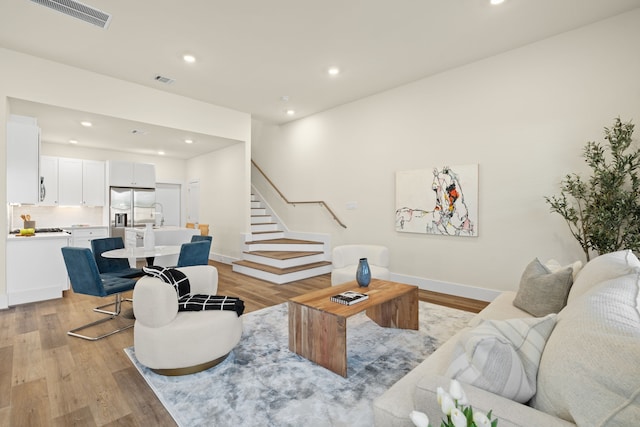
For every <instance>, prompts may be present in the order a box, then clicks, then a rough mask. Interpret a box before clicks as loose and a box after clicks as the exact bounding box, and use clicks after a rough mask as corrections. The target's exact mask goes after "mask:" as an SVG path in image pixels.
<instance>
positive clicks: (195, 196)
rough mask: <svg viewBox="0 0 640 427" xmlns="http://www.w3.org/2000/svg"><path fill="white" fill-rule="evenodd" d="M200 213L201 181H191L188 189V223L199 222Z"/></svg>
mask: <svg viewBox="0 0 640 427" xmlns="http://www.w3.org/2000/svg"><path fill="white" fill-rule="evenodd" d="M199 212H200V181H191V182H190V183H189V186H188V187H187V222H193V223H196V222H198V213H199Z"/></svg>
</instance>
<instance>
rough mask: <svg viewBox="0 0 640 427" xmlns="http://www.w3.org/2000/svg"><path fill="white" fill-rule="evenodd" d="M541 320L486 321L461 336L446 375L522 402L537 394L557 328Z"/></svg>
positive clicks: (548, 320)
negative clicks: (550, 340)
mask: <svg viewBox="0 0 640 427" xmlns="http://www.w3.org/2000/svg"><path fill="white" fill-rule="evenodd" d="M555 318H556V315H555V314H549V315H547V316H545V317H540V318H523V319H509V320H485V321H484V322H483V323H481V324H480V325H478V326H476V327H475V328H473V329H471V330H469V331H467V332H465V333H463V334H462V336H461V337H460V340H459V341H458V343H457V345H456V348H455V350H454V352H453V360H452V362H451V364H450V365H449V368H448V369H447V372H446V376H448V377H450V378H455V379H457V380H459V381H461V382H464V383H467V384H471V385H473V386H476V387H478V388H481V389H484V390H487V391H490V392H492V393H495V394H498V395H500V396H503V397H506V398H508V399H511V400H514V401H516V402H520V403H526V402H528V401H529V400H530V399H531V398H532V397H533V396H534V395H535V393H536V377H537V374H538V365H539V363H540V357H541V355H542V350H543V349H544V346H545V343H546V341H547V338H549V335H551V331H553V327H554V326H555Z"/></svg>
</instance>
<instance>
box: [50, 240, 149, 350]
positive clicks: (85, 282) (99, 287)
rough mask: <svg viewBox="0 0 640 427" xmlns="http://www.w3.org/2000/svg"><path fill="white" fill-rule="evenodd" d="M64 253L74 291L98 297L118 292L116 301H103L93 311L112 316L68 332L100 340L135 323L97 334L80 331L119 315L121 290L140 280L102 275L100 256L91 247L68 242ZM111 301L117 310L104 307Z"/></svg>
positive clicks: (84, 337) (76, 335)
mask: <svg viewBox="0 0 640 427" xmlns="http://www.w3.org/2000/svg"><path fill="white" fill-rule="evenodd" d="M62 257H63V258H64V264H65V266H66V268H67V274H68V275H69V280H70V281H71V287H72V289H73V292H75V293H77V294H84V295H92V296H96V297H106V296H109V295H115V301H114V302H112V303H109V304H105V305H101V306H99V307H96V308H94V309H93V311H95V312H98V313H103V314H107V315H109V317H106V318H103V319H100V320H97V321H95V322H91V323H87V324H86V325H83V326H79V327H77V328H74V329H72V330H70V331H68V332H67V334H68V335H71V336H74V337H78V338H82V339H85V340H89V341H97V340H99V339H102V338H105V337H108V336H109V335H113V334H115V333H118V332H122V331H124V330H126V329H129V328H131V327H132V326H133V323H131V324H130V325H128V326H125V327H123V328H119V329H116V330H112V331H110V332H107V333H104V334H102V335H99V336H95V337H92V336H87V335H82V334H79V333H77V332H78V331H80V330H83V329H86V328H89V327H91V326H95V325H99V324H101V323H104V322H107V321H109V320H112V319H115V318H116V317H118V316H119V315H120V312H121V309H122V295H121V293H122V292H126V291H130V290H132V289H133V287H134V286H135V284H136V281H135V280H133V279H126V278H122V277H115V276H109V275H106V274H103V275H100V273H99V272H98V266H97V264H96V260H95V258H94V257H93V254H92V253H91V249H89V248H74V247H71V246H67V247H64V248H62ZM110 305H114V311H108V310H103V308H104V307H107V306H110Z"/></svg>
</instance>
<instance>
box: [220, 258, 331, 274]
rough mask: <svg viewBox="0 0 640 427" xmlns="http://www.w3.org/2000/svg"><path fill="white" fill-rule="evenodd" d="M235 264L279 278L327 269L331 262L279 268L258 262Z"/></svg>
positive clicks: (236, 262)
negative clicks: (306, 271)
mask: <svg viewBox="0 0 640 427" xmlns="http://www.w3.org/2000/svg"><path fill="white" fill-rule="evenodd" d="M233 264H234V265H239V266H241V267H248V268H253V269H256V270H260V271H264V272H267V273H271V274H276V275H279V276H282V275H285V274H289V273H296V272H299V271H305V270H309V269H312V268H318V267H327V266H330V265H331V263H330V262H329V261H320V262H314V263H313V264H304V265H298V266H295V267H287V268H278V267H272V266H270V265H265V264H259V263H257V262H251V261H244V260H242V261H235V262H234V263H233Z"/></svg>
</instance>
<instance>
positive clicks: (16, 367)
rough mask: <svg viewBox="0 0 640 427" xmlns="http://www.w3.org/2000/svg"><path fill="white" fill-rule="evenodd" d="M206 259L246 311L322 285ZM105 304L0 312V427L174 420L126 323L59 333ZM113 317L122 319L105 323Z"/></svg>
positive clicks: (222, 288) (87, 301) (65, 302)
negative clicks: (79, 333) (136, 357)
mask: <svg viewBox="0 0 640 427" xmlns="http://www.w3.org/2000/svg"><path fill="white" fill-rule="evenodd" d="M211 264H212V265H215V266H216V267H217V268H218V271H219V276H220V278H219V289H218V293H219V294H221V295H234V296H238V297H240V298H242V299H243V300H244V301H245V306H246V311H245V312H246V313H248V312H251V311H254V310H258V309H261V308H264V307H269V306H272V305H275V304H279V303H281V302H285V301H287V300H288V299H289V298H292V297H294V296H297V295H300V294H303V293H306V292H309V291H312V290H316V289H320V288H324V287H328V286H330V278H329V275H324V276H320V277H316V278H311V279H307V280H302V281H299V282H296V283H292V284H287V285H274V284H270V283H267V282H263V281H260V280H257V279H253V278H250V277H247V276H244V275H241V274H237V273H233V272H232V271H231V267H230V266H228V265H225V264H220V263H215V262H211ZM129 296H130V295H129ZM420 299H421V300H425V301H430V302H435V303H438V304H442V305H447V306H450V307H454V308H460V309H463V310H468V311H473V312H477V311H479V310H481V309H482V308H483V307H484V306H485V305H486V303H483V302H479V301H473V300H467V299H461V298H453V297H450V296H446V295H441V294H436V293H430V292H425V291H420ZM105 302H106V300H103V299H101V298H93V297H88V296H85V295H78V294H74V293H73V292H72V291H68V292H66V295H65V297H64V298H61V299H56V300H51V301H43V302H38V303H32V304H24V305H21V306H16V307H13V308H10V309H8V310H0V427H2V426H13V427H22V426H29V427H33V426H61V427H62V426H65V427H66V426H174V425H175V423H174V421H173V419H172V418H171V416H170V415H169V414H168V413H167V411H166V410H165V409H164V407H163V406H162V404H161V403H160V401H159V400H158V399H157V398H156V396H155V394H154V393H153V392H152V391H151V389H150V388H149V387H148V386H147V384H146V382H145V381H144V379H142V377H141V376H140V375H139V374H138V372H137V370H136V369H135V368H134V367H133V365H132V364H131V362H130V361H129V358H128V357H127V356H126V355H125V353H124V351H123V349H124V348H126V347H130V346H132V345H133V329H129V330H127V331H125V332H122V333H119V334H115V335H112V336H110V337H107V338H105V339H103V340H100V341H97V342H90V341H86V340H82V339H78V338H73V337H70V336H68V335H67V334H66V332H67V330H69V329H71V328H73V327H75V326H78V325H81V324H84V323H88V322H90V321H92V320H96V319H98V318H100V316H101V315H99V314H98V313H94V312H93V311H92V310H91V308H92V307H95V306H98V305H100V304H104V303H105ZM128 307H130V306H129V305H127V304H125V308H128ZM114 322H121V323H122V324H126V323H127V322H130V321H129V320H126V319H118V320H114V321H112V322H108V323H107V324H108V325H109V327H112V326H113V323H114ZM91 332H93V331H91Z"/></svg>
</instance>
